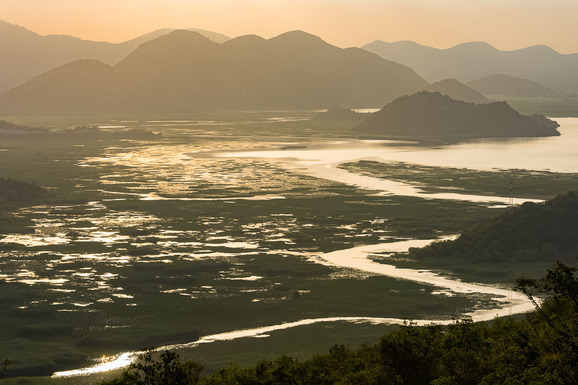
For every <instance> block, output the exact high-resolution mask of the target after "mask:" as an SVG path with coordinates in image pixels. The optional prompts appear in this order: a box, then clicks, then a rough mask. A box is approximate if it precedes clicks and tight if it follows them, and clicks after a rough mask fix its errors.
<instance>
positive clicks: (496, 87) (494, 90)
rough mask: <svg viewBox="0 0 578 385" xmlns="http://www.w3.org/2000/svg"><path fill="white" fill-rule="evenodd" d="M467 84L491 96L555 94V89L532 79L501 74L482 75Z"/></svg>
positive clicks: (542, 95) (532, 96)
mask: <svg viewBox="0 0 578 385" xmlns="http://www.w3.org/2000/svg"><path fill="white" fill-rule="evenodd" d="M467 85H468V86H470V87H471V88H473V89H475V90H476V91H478V92H480V93H482V94H484V95H492V96H506V97H519V96H521V97H528V98H539V97H552V96H556V95H557V92H556V91H554V90H552V89H550V88H548V87H544V86H543V85H541V84H539V83H536V82H534V81H532V80H527V79H520V78H517V77H515V76H510V75H502V74H496V75H488V76H484V77H483V78H480V79H477V80H473V81H471V82H469V83H468V84H467Z"/></svg>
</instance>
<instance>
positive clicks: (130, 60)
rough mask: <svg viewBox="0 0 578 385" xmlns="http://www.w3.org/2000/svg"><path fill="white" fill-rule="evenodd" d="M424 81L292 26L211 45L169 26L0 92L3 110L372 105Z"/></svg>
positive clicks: (59, 111)
mask: <svg viewBox="0 0 578 385" xmlns="http://www.w3.org/2000/svg"><path fill="white" fill-rule="evenodd" d="M427 86H428V84H427V82H425V81H424V80H423V79H422V78H420V77H419V76H418V75H417V74H416V73H415V72H414V71H413V70H412V69H410V68H408V67H406V66H403V65H400V64H397V63H393V62H390V61H387V60H384V59H382V58H380V57H379V56H377V55H374V54H372V53H369V52H367V51H365V50H362V49H360V48H347V49H341V48H338V47H335V46H332V45H330V44H328V43H326V42H324V41H323V40H321V39H320V38H319V37H317V36H313V35H310V34H307V33H305V32H302V31H293V32H287V33H285V34H282V35H280V36H277V37H274V38H272V39H268V40H265V39H262V38H260V37H257V36H243V37H239V38H236V39H232V40H229V41H227V42H225V43H222V44H219V43H215V42H213V41H211V40H209V39H207V38H205V37H203V36H201V35H200V34H199V33H196V32H191V31H184V30H180V31H174V32H171V33H169V34H167V35H164V36H161V37H158V38H157V39H154V40H152V41H149V42H146V43H143V44H141V45H140V46H139V48H138V49H136V50H135V51H133V52H132V53H131V54H130V55H128V57H127V58H125V59H124V60H122V61H121V62H120V63H118V64H117V65H115V66H109V65H106V64H103V63H101V62H98V61H94V60H83V61H76V62H72V63H69V64H66V65H64V66H61V67H58V68H55V69H53V70H51V71H48V72H46V73H44V74H42V75H40V76H38V77H36V78H34V79H32V80H30V81H29V82H27V83H25V84H22V85H21V86H19V87H16V88H14V89H12V90H10V91H8V92H6V93H4V94H2V95H0V112H1V113H5V114H57V115H68V114H93V113H100V112H115V111H116V112H126V111H148V112H151V111H153V112H154V111H191V110H196V109H245V108H260V109H274V108H323V107H325V106H327V105H332V104H338V105H346V106H361V107H366V106H369V107H371V106H379V105H383V104H385V103H387V102H389V101H391V100H393V99H395V98H397V97H399V96H401V95H406V94H409V93H413V92H416V91H418V90H420V89H423V88H425V87H427Z"/></svg>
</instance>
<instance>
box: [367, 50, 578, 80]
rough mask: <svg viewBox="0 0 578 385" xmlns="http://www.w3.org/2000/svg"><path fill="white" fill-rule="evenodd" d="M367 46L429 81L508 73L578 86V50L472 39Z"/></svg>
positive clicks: (525, 77) (468, 78)
mask: <svg viewBox="0 0 578 385" xmlns="http://www.w3.org/2000/svg"><path fill="white" fill-rule="evenodd" d="M363 48H364V49H366V50H368V51H370V52H373V53H376V54H378V55H380V56H381V57H383V58H385V59H388V60H392V61H395V62H398V63H401V64H405V65H407V66H409V67H411V68H413V69H414V70H415V71H416V72H417V73H418V74H420V75H421V76H423V77H424V78H425V79H426V80H428V81H430V82H431V81H437V80H440V79H442V78H447V77H453V78H456V79H457V80H459V81H461V82H470V81H473V80H476V79H479V78H481V77H484V76H488V75H494V74H505V75H511V76H515V77H519V78H524V79H530V80H533V81H535V82H538V83H540V84H543V85H544V86H546V87H550V88H554V89H556V90H574V91H576V90H578V54H569V55H564V54H560V53H558V52H556V51H555V50H553V49H552V48H550V47H547V46H540V45H538V46H533V47H527V48H523V49H519V50H514V51H501V50H498V49H496V48H494V47H493V46H491V45H490V44H488V43H483V42H470V43H464V44H459V45H456V46H455V47H451V48H448V49H437V48H433V47H427V46H422V45H420V44H417V43H414V42H408V41H400V42H395V43H387V42H384V41H379V40H378V41H375V42H373V43H370V44H367V45H365V46H363Z"/></svg>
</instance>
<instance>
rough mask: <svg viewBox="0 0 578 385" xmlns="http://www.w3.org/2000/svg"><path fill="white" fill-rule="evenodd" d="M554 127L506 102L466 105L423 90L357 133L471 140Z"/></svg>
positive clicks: (546, 132) (551, 132) (547, 132)
mask: <svg viewBox="0 0 578 385" xmlns="http://www.w3.org/2000/svg"><path fill="white" fill-rule="evenodd" d="M556 127H558V124H557V123H556V122H554V121H551V120H549V119H546V118H545V117H543V116H542V115H537V116H533V117H530V116H525V115H520V114H519V113H518V112H516V111H515V110H513V109H512V108H511V107H510V106H509V105H508V104H507V103H506V102H494V103H488V104H474V103H466V102H462V101H458V100H454V99H452V98H450V97H449V96H447V95H442V94H440V93H439V92H435V93H432V92H427V91H422V92H418V93H416V94H413V95H410V96H403V97H400V98H398V99H396V100H394V101H393V102H391V103H389V104H387V105H386V106H384V107H383V108H382V109H381V110H379V111H377V112H375V113H374V114H372V115H371V116H370V117H369V118H368V119H366V120H365V121H363V122H362V123H361V124H360V125H358V126H357V127H356V130H357V131H359V132H362V133H370V134H377V135H381V136H403V137H445V138H461V137H465V138H471V137H525V136H527V137H532V136H558V135H560V133H559V132H558V131H557V130H556Z"/></svg>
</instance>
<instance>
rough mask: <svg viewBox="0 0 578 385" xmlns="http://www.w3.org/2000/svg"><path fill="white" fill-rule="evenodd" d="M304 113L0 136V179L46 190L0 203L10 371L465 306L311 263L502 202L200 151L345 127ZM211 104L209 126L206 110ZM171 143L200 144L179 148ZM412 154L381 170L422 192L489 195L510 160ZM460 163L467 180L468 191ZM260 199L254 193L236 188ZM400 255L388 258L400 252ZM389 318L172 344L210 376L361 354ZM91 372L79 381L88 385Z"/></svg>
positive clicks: (480, 214)
mask: <svg viewBox="0 0 578 385" xmlns="http://www.w3.org/2000/svg"><path fill="white" fill-rule="evenodd" d="M314 114H315V113H314V112H307V113H295V112H274V113H273V112H269V113H247V114H241V113H230V114H222V116H219V117H215V116H214V115H210V114H206V116H205V115H202V116H201V115H199V116H195V117H194V118H190V117H189V119H185V118H183V119H182V120H188V121H190V122H185V123H177V122H163V123H160V122H156V123H155V122H146V121H144V120H142V121H141V120H138V121H137V122H119V121H116V122H111V121H104V120H99V119H92V118H83V119H79V121H76V120H75V121H70V120H68V121H67V120H65V119H62V118H53V119H52V120H51V119H48V123H46V126H49V127H62V126H65V127H70V126H74V125H79V124H81V125H98V124H99V122H100V124H101V125H110V126H115V125H119V126H122V125H124V126H127V127H129V128H144V129H149V130H153V131H155V132H160V133H161V134H162V136H160V137H154V138H149V139H146V140H134V139H133V140H128V139H121V138H115V137H106V138H100V139H96V140H95V139H94V138H91V139H89V138H80V137H59V138H45V139H43V140H42V141H35V140H33V139H32V138H10V139H6V140H4V139H3V140H2V143H1V144H0V149H4V150H5V151H0V176H3V177H6V178H11V179H15V180H19V181H26V182H34V183H36V184H37V185H38V186H41V187H42V188H43V189H44V190H43V191H46V195H45V196H43V197H42V199H41V200H32V201H27V202H26V203H25V204H23V205H19V206H18V207H10V208H9V209H8V210H5V211H3V214H2V215H3V220H2V221H1V222H0V226H1V227H0V254H1V255H2V257H1V258H2V259H1V263H2V265H1V273H0V274H2V281H1V283H0V285H1V286H2V289H1V290H0V307H1V309H2V311H1V312H0V322H2V324H3V325H6V327H4V328H2V330H1V331H0V341H1V343H2V353H3V354H4V355H5V356H8V357H10V358H11V359H12V362H11V364H10V365H9V367H8V370H7V375H9V376H11V377H13V376H23V375H47V374H51V373H52V372H53V371H55V370H64V369H68V368H70V369H72V368H78V367H83V366H88V365H91V364H92V363H94V361H92V360H93V359H96V358H98V357H100V356H101V355H103V354H104V355H110V354H114V353H118V352H122V351H126V350H131V349H141V348H143V347H145V346H150V345H162V344H167V343H178V342H190V341H193V340H195V339H196V338H197V337H198V336H199V335H207V334H211V333H218V332H223V331H230V330H235V329H240V328H252V327H258V326H267V325H271V324H278V323H282V322H288V321H294V320H299V319H303V318H314V317H326V316H347V315H351V316H360V315H363V316H375V317H401V318H408V319H411V318H415V319H418V318H431V319H434V318H436V317H446V318H447V319H451V318H455V317H457V316H458V315H459V314H460V313H462V312H464V311H466V310H467V309H470V308H471V307H473V306H474V305H475V303H476V302H475V299H474V298H470V297H468V296H455V297H451V298H446V297H442V296H439V295H433V294H432V292H433V291H434V290H433V288H432V287H429V286H427V285H421V284H417V283H411V282H405V281H399V280H395V279H392V278H387V277H382V276H373V275H370V274H360V273H358V272H354V271H345V270H342V269H336V268H332V267H329V266H324V265H320V264H318V263H314V262H313V261H311V260H310V259H309V257H310V255H311V254H319V253H323V252H329V251H334V250H339V249H345V248H349V247H354V246H358V245H365V244H374V243H382V242H390V241H395V240H400V239H406V238H418V239H419V238H421V239H430V238H435V237H438V236H442V235H450V234H457V233H459V232H461V231H462V230H463V229H464V228H467V227H469V226H470V225H473V224H474V223H478V222H480V221H482V220H485V219H488V218H491V217H494V216H496V215H497V214H499V213H501V212H505V211H507V209H506V208H492V209H490V208H488V207H487V205H484V204H476V203H469V202H454V201H441V200H439V201H438V200H424V199H419V198H413V197H402V196H379V195H375V192H373V191H365V190H362V189H358V188H355V187H352V186H348V185H343V184H340V183H337V182H332V181H328V180H320V179H316V178H314V177H311V176H306V175H301V174H298V173H296V172H293V171H289V170H287V169H284V168H282V167H280V166H278V165H276V164H274V163H271V162H266V161H262V160H255V159H216V158H211V157H202V156H196V155H195V154H199V153H204V152H210V151H217V150H218V151H227V150H239V149H258V148H275V149H277V148H282V147H284V146H288V145H289V146H290V145H294V143H296V142H298V143H309V141H311V142H313V141H315V140H323V139H325V138H328V140H334V138H335V137H339V136H340V135H341V133H342V132H343V133H345V132H350V131H348V130H349V128H347V127H345V126H343V127H342V128H339V130H337V131H331V130H332V128H333V127H332V125H331V124H329V123H319V122H309V121H303V120H292V119H290V118H294V117H298V118H299V119H301V118H303V117H305V118H306V117H308V116H309V117H311V116H313V115H314ZM209 116H212V117H213V118H212V119H211V122H210V123H209V122H205V120H209V119H208V118H209ZM201 118H204V119H201ZM274 118H280V119H274ZM22 119H23V120H26V119H28V120H29V121H28V122H22V121H21V122H19V123H26V124H32V123H35V122H33V118H22ZM135 120H137V119H135ZM157 120H160V119H157ZM103 122H104V123H103ZM203 122H204V123H203ZM40 123H41V122H36V124H38V125H40ZM111 130H114V128H111ZM208 130H209V131H211V132H210V133H209V134H207V131H208ZM340 130H342V131H340ZM330 131H331V133H330V134H329V132H330ZM301 136H303V137H309V138H308V139H303V138H302V137H301ZM224 139H226V140H224ZM179 154H193V155H192V157H188V158H182V159H181V158H179V159H178V160H175V155H179ZM406 166H407V165H403V164H394V165H392V166H391V167H392V168H391V169H389V170H388V173H389V174H391V175H394V174H395V175H397V176H398V177H399V178H400V180H405V181H408V182H414V181H415V182H420V181H421V182H423V183H427V184H428V185H429V186H430V188H432V189H435V188H436V187H435V186H436V184H435V183H436V182H435V180H436V179H435V178H433V177H432V178H431V179H429V178H430V175H429V174H430V173H432V172H434V173H438V174H439V175H442V174H443V175H445V176H447V177H448V178H453V183H455V184H454V185H453V186H454V187H455V188H457V189H462V188H464V189H467V191H472V192H476V193H479V194H494V193H499V191H498V190H497V187H496V185H495V184H494V181H496V183H501V184H502V185H503V183H502V181H505V182H506V183H507V181H508V179H509V175H510V173H509V172H508V171H504V172H503V173H496V175H495V176H492V175H488V177H487V179H486V177H485V176H484V175H485V174H484V173H477V172H475V171H471V170H469V171H467V170H454V169H437V170H429V169H422V170H421V171H419V169H420V166H415V169H416V170H418V171H419V172H417V173H415V174H414V173H413V172H409V171H408V168H407V167H406ZM348 167H349V166H348ZM411 168H412V167H410V169H411ZM465 174H467V175H469V176H470V177H471V181H472V182H471V183H469V184H466V185H464V184H462V183H466V182H465V181H467V179H466V178H465V176H466V175H465ZM498 174H500V175H498ZM404 175H405V176H404ZM452 175H453V177H452ZM476 176H479V178H476ZM388 177H389V176H388ZM527 177H528V178H535V179H534V181H537V182H538V183H537V184H533V185H534V186H538V185H540V186H542V187H540V188H537V187H536V188H535V189H534V190H529V191H527V193H525V194H526V195H524V196H527V197H536V198H544V197H547V196H553V195H555V194H557V193H559V192H561V191H564V190H566V189H567V187H568V186H569V185H570V184H572V180H571V179H569V178H571V177H570V176H568V175H566V174H560V175H557V174H551V173H542V174H539V175H530V173H528V175H527ZM404 178H405V179H404ZM474 181H475V182H474ZM515 183H517V184H516V186H518V183H522V182H521V179H520V181H518V179H516V182H515ZM520 185H521V184H520ZM447 187H448V186H444V189H445V188H447ZM452 188H453V187H452ZM460 191H463V190H460ZM254 196H265V198H264V199H238V198H239V197H254ZM147 197H148V198H152V199H149V200H147V199H146V198H147ZM158 197H160V198H162V199H158ZM269 198H271V199H269ZM404 258H405V259H407V258H406V257H405V256H400V258H399V259H400V261H398V262H395V263H400V264H401V263H408V262H404V260H403V259H404ZM537 265H538V264H536V266H537ZM540 266H541V268H542V270H541V271H543V264H542V265H540ZM508 269H509V270H508V271H509V273H508V275H507V276H505V275H501V276H498V278H493V279H494V280H497V281H498V282H499V283H502V284H508V283H510V282H512V279H511V278H512V276H514V277H516V276H519V275H520V270H521V269H522V270H523V271H526V270H529V268H527V267H519V266H515V264H512V265H511V266H510V267H509V268H508ZM442 270H443V269H442ZM535 270H538V269H537V267H536V268H535ZM523 271H522V272H523ZM454 274H456V275H458V276H460V277H467V278H471V279H473V280H476V279H479V278H480V277H482V278H483V276H484V275H483V274H479V276H476V275H475V274H474V275H473V276H472V275H469V274H471V273H470V272H469V271H467V269H464V271H463V272H459V271H456V272H454ZM251 277H252V278H251ZM492 277H495V276H492ZM248 278H250V279H248ZM488 279H489V278H488ZM232 315H234V316H232ZM215 320H219V322H218V323H216V322H215ZM393 328H394V327H391V326H383V325H381V326H380V325H351V324H346V323H343V324H336V325H329V324H328V325H311V326H308V327H304V328H302V329H299V330H297V329H296V330H284V331H280V332H276V333H274V334H272V335H271V337H269V338H265V339H250V340H236V341H231V342H219V343H213V344H208V345H206V346H203V347H200V348H195V349H191V350H190V351H182V352H179V353H180V354H181V356H182V357H183V358H186V359H195V360H197V361H201V362H204V363H205V364H206V366H207V367H208V368H210V369H211V370H216V369H218V368H221V367H223V366H224V365H225V364H226V363H227V362H230V361H238V362H239V364H240V365H251V364H254V363H255V362H257V361H258V360H259V359H262V358H269V359H273V358H274V357H277V356H279V355H281V354H284V353H287V352H286V351H285V347H290V349H292V352H294V353H295V354H296V355H298V356H299V358H300V359H306V358H307V357H310V356H311V355H313V354H316V353H321V352H324V351H326V349H327V348H328V346H329V345H331V344H334V343H338V344H341V343H343V344H345V345H347V346H348V347H351V348H355V347H358V346H360V345H361V344H363V343H365V344H369V343H372V341H373V340H375V339H376V338H378V336H381V335H383V334H384V333H386V332H388V331H391V330H392V329H393ZM360 330H361V331H360ZM322 336H326V337H327V338H322ZM296 341H307V342H308V344H304V343H297V342H296ZM305 345H307V346H305ZM261 352H262V354H261ZM95 378H97V377H89V378H88V379H86V381H87V383H94V379H95ZM21 380H22V381H24V380H26V381H33V383H36V382H38V383H40V382H43V381H46V382H50V383H54V382H57V383H67V382H70V383H76V382H75V380H74V379H58V380H49V379H43V378H41V377H38V378H34V379H32V380H28V379H21ZM3 381H5V382H6V383H12V382H13V383H16V381H18V379H7V380H3ZM78 381H81V380H78ZM82 381H84V380H82ZM91 381H92V382H91Z"/></svg>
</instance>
